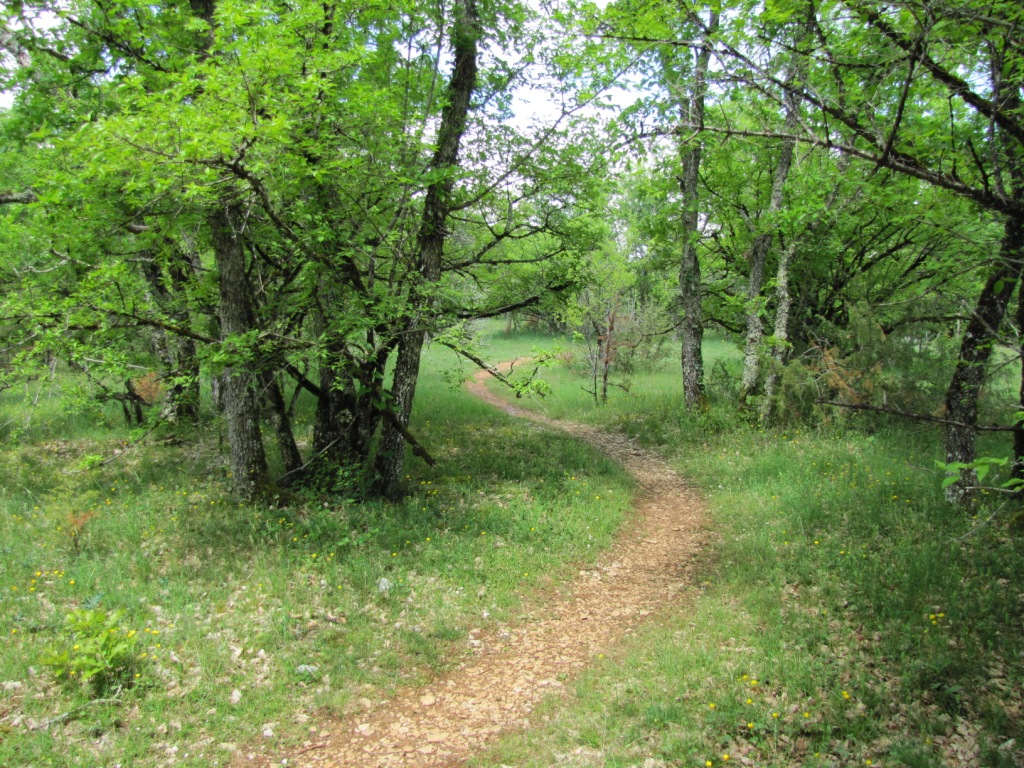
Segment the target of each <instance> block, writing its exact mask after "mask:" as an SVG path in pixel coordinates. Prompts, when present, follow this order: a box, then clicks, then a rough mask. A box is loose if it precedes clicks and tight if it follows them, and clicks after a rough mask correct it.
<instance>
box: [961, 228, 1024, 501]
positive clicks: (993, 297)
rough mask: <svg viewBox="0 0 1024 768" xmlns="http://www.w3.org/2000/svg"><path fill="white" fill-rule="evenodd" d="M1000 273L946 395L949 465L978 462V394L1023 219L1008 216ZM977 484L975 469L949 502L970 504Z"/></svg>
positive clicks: (988, 287) (967, 333)
mask: <svg viewBox="0 0 1024 768" xmlns="http://www.w3.org/2000/svg"><path fill="white" fill-rule="evenodd" d="M999 250H1000V253H999V262H998V264H997V266H996V271H995V272H994V273H993V274H992V275H991V276H990V277H989V279H988V281H987V282H986V283H985V287H984V288H983V289H982V291H981V295H980V296H979V297H978V304H977V306H976V307H975V309H974V314H973V315H971V319H970V320H969V321H968V323H967V328H966V329H965V330H964V335H963V339H962V341H961V342H960V354H959V356H958V358H957V363H956V369H955V370H954V371H953V378H952V379H951V380H950V382H949V388H948V389H947V390H946V418H947V419H948V420H949V423H948V424H947V425H946V462H947V463H954V462H963V463H965V464H969V463H971V462H972V461H974V459H975V458H977V453H976V451H975V436H976V435H975V432H976V430H975V427H976V426H977V424H978V394H979V393H980V392H981V386H982V384H983V383H984V381H985V369H986V366H987V364H988V359H989V356H990V354H991V352H992V347H993V345H994V344H995V340H996V335H997V333H998V332H999V326H1000V324H1001V323H1002V321H1003V316H1004V315H1005V314H1006V306H1007V304H1008V303H1009V301H1010V297H1011V296H1013V291H1014V287H1015V286H1016V283H1017V280H1018V279H1019V278H1020V273H1021V258H1022V256H1024V219H1020V218H1017V217H1013V216H1008V217H1007V220H1006V225H1005V230H1004V235H1003V241H1002V244H1001V245H1000V249H999ZM977 483H978V477H977V473H976V472H974V470H964V471H963V472H961V473H960V479H959V480H958V481H957V482H955V483H953V484H952V485H949V486H947V487H946V499H947V500H948V501H950V502H951V503H954V504H967V503H969V502H970V500H971V496H972V492H971V488H972V487H974V486H976V485H977Z"/></svg>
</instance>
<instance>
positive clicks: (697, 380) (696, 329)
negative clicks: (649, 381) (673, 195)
mask: <svg viewBox="0 0 1024 768" xmlns="http://www.w3.org/2000/svg"><path fill="white" fill-rule="evenodd" d="M718 18H719V15H718V12H717V11H712V12H711V16H710V19H709V21H708V25H707V33H706V35H705V37H704V40H703V42H702V44H701V48H700V50H699V51H698V53H697V58H696V65H695V68H694V72H693V81H692V86H691V92H690V96H689V97H688V98H686V99H684V100H683V104H682V110H681V111H682V113H683V119H684V120H685V122H686V123H687V126H686V127H687V129H688V130H691V131H697V132H698V135H697V136H696V137H695V138H694V139H693V145H692V146H689V145H687V144H683V145H682V146H681V147H680V151H681V153H682V158H681V159H682V175H681V176H680V178H679V191H680V193H681V196H682V209H683V213H682V230H683V231H682V235H683V252H682V257H681V258H680V261H679V304H680V310H681V314H682V317H681V322H680V337H681V339H682V353H681V355H682V372H683V398H684V400H685V403H686V409H687V410H690V411H692V410H694V409H696V408H697V407H698V406H699V405H700V404H701V403H702V402H703V400H704V356H703V352H702V349H701V347H702V345H703V343H704V315H703V310H702V308H701V299H702V298H703V295H702V294H703V292H702V285H701V273H700V259H699V257H698V255H697V241H698V239H699V236H700V215H699V193H698V188H697V185H698V183H699V181H700V161H701V154H702V151H703V145H702V144H701V141H702V138H701V136H700V135H699V132H700V131H701V130H702V129H703V128H704V96H705V94H706V92H707V71H708V64H709V62H710V61H711V45H710V43H709V40H708V36H710V35H712V34H714V33H715V31H716V30H717V29H718Z"/></svg>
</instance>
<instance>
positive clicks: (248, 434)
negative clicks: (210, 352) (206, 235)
mask: <svg viewBox="0 0 1024 768" xmlns="http://www.w3.org/2000/svg"><path fill="white" fill-rule="evenodd" d="M233 219H237V217H236V216H234V210H233V209H232V208H217V209H215V210H214V211H213V212H212V213H211V214H210V216H209V225H210V232H211V236H212V242H213V251H214V256H215V257H216V260H217V269H218V270H219V271H220V330H221V339H222V340H227V339H229V338H231V337H232V336H237V335H240V334H244V333H246V332H248V331H250V330H251V329H252V327H253V310H252V292H251V290H250V287H249V281H248V278H247V276H246V273H245V253H244V251H243V250H242V243H241V241H240V240H239V239H238V237H237V236H236V234H235V231H234V228H233ZM243 355H248V353H243ZM257 380H258V376H257V374H256V373H255V366H254V365H253V363H252V361H251V360H249V359H246V358H245V357H243V358H242V359H240V360H238V361H236V362H235V363H233V364H232V365H229V366H227V367H226V368H225V370H224V377H223V382H222V392H221V397H222V400H223V403H224V419H225V421H226V423H227V430H228V450H229V453H230V461H231V473H232V483H233V485H234V490H235V493H236V494H237V495H238V496H239V497H240V498H242V499H244V500H246V501H252V500H253V499H255V498H256V497H257V496H258V495H259V493H260V492H261V491H262V489H263V488H264V487H265V486H266V485H267V482H268V477H267V458H266V454H265V453H264V451H263V437H262V434H261V432H260V423H259V413H260V408H259V401H258V400H257V397H256V388H255V384H256V382H257Z"/></svg>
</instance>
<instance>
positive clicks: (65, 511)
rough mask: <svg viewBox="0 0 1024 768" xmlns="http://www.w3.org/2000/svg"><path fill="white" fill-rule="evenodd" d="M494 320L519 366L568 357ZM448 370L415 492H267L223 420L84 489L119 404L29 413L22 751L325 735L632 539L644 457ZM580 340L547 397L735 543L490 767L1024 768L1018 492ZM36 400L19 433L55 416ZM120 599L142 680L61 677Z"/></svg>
mask: <svg viewBox="0 0 1024 768" xmlns="http://www.w3.org/2000/svg"><path fill="white" fill-rule="evenodd" d="M486 330H487V331H488V333H487V334H486V336H485V337H484V338H483V340H482V348H483V350H484V352H485V354H486V355H487V357H488V358H489V359H491V360H509V359H512V358H515V357H517V356H523V355H534V354H536V352H535V350H539V349H541V348H544V347H548V348H551V347H553V346H555V345H556V343H557V342H556V340H554V339H553V338H551V337H549V336H546V335H544V334H524V333H518V334H510V335H506V334H504V333H502V332H501V330H500V328H499V327H498V325H497V324H492V325H489V326H487V328H486ZM430 354H431V357H430V360H429V371H430V372H429V373H428V374H427V375H425V377H424V379H423V381H422V383H421V389H420V396H419V398H418V401H417V409H418V411H417V415H416V417H415V423H414V432H415V433H416V434H417V436H418V437H419V438H420V439H421V440H422V441H423V442H424V444H426V445H427V446H429V447H430V449H431V451H432V452H433V453H434V454H435V455H436V456H437V458H438V466H437V467H436V468H435V469H430V468H428V467H426V466H425V465H423V464H422V463H421V462H419V461H418V460H415V459H411V460H410V463H409V477H408V482H409V483H410V485H411V487H412V488H413V489H414V493H413V495H411V496H410V497H409V498H408V499H407V500H406V501H405V502H403V503H402V504H398V505H384V504H357V503H354V502H351V501H346V500H345V499H337V498H336V499H322V498H312V497H311V498H308V499H306V500H305V501H304V502H302V503H292V504H290V505H288V506H286V507H284V508H252V507H244V506H238V505H237V504H234V503H233V502H231V500H230V498H229V496H228V493H227V488H226V484H225V475H224V471H223V470H224V458H223V456H222V455H221V452H220V450H219V448H218V442H217V438H216V435H215V434H213V435H207V436H205V437H204V439H202V440H200V439H198V438H191V439H190V441H189V442H186V443H185V444H182V445H147V446H146V447H145V448H139V449H135V450H131V451H128V452H127V453H125V454H124V455H123V456H122V457H121V458H120V459H118V460H117V461H115V462H113V463H111V464H108V465H105V466H104V467H101V468H98V469H94V470H91V471H89V472H83V473H75V474H64V471H65V470H69V469H73V468H74V467H76V466H78V465H79V464H80V463H81V461H82V459H83V457H87V456H91V455H109V454H110V451H111V449H112V448H114V447H116V446H117V445H118V444H120V443H121V442H122V441H124V440H125V439H127V437H129V436H128V435H127V434H126V433H125V431H124V430H123V428H121V427H119V426H118V419H119V413H118V412H117V411H105V412H99V411H93V412H90V413H87V414H86V415H84V416H83V415H79V416H68V415H67V414H66V413H65V412H64V411H62V410H61V409H60V408H59V407H58V400H57V399H56V398H45V397H41V398H40V400H39V405H38V407H37V408H36V410H35V412H34V413H33V416H32V420H31V421H30V422H29V423H27V424H26V423H25V422H24V421H23V420H22V421H19V422H17V423H16V426H17V428H16V429H12V428H10V427H8V431H7V432H6V433H5V435H4V438H5V439H6V443H5V446H4V450H3V451H0V477H2V478H3V482H2V484H0V548H2V552H0V554H2V557H0V632H2V634H3V635H4V640H5V642H4V644H3V645H2V646H0V764H2V765H19V766H21V765H25V766H35V765H38V766H46V765H55V766H56V765H60V766H64V765H87V766H92V765H113V764H116V763H121V764H123V765H140V766H147V765H157V764H162V763H165V762H167V761H168V760H169V759H170V758H171V756H173V757H174V759H175V760H177V761H178V762H179V763H180V764H183V765H196V766H200V765H203V766H205V765H215V764H225V763H226V762H227V761H228V760H229V759H230V758H231V755H232V751H231V750H232V749H233V748H244V749H249V748H251V747H252V745H259V744H270V745H278V746H280V745H286V744H290V743H296V742H298V741H299V740H301V739H302V738H304V737H306V738H308V737H309V728H310V727H311V726H313V725H315V724H317V722H318V718H320V717H322V716H324V715H325V714H338V713H344V712H347V711H350V709H351V708H352V707H354V706H358V704H357V702H358V700H359V699H360V698H364V697H371V698H372V697H375V696H378V697H379V696H381V695H386V694H387V693H388V692H389V691H391V690H393V689H394V688H395V687H396V686H399V685H409V684H412V685H414V684H416V683H418V682H420V681H423V680H425V679H428V678H430V677H431V676H433V675H435V674H437V672H438V671H439V670H443V669H445V668H446V667H447V666H449V665H451V664H452V663H455V662H457V661H458V660H459V659H460V658H461V654H462V653H463V651H464V649H465V647H466V646H465V639H466V635H467V632H468V630H469V629H470V628H471V627H476V626H485V625H486V624H487V623H488V622H495V621H499V620H501V621H505V620H515V618H516V617H517V616H518V615H519V614H520V613H521V612H522V611H523V610H524V609H525V608H526V607H527V606H528V605H529V603H530V602H531V601H537V600H540V599H543V595H544V594H545V593H548V592H550V589H551V587H552V586H553V585H556V584H558V583H560V582H561V581H563V580H564V579H568V578H570V577H571V574H572V573H573V572H574V570H573V567H572V563H574V562H578V561H582V560H587V559H590V558H592V557H594V556H595V554H596V553H597V552H598V551H599V550H600V549H601V548H603V547H604V546H606V545H607V543H608V541H609V540H610V537H611V535H612V534H613V532H614V530H615V529H616V527H617V526H618V525H619V523H620V521H621V520H622V519H623V516H624V515H625V514H626V513H627V508H628V504H629V497H630V490H631V486H630V482H629V480H628V478H626V477H625V476H624V475H623V473H622V472H621V470H619V469H618V468H616V467H615V466H613V465H611V464H610V463H609V462H607V461H606V460H604V459H602V458H601V457H600V456H599V455H597V454H596V453H595V452H593V451H592V450H590V449H589V448H587V447H585V446H581V445H580V444H579V443H576V442H574V441H572V440H569V439H568V438H566V437H564V436H562V435H560V434H558V433H553V432H549V431H542V430H538V429H536V428H534V427H529V426H527V425H525V424H523V423H522V422H520V421H517V420H515V419H512V418H510V417H507V416H505V415H504V414H501V413H498V412H497V411H495V410H493V409H491V408H489V407H488V406H486V405H483V404H481V403H478V402H476V401H474V400H472V399H470V398H468V397H467V396H466V395H465V394H464V393H462V392H461V391H459V390H457V389H453V388H452V387H451V386H449V385H448V384H447V383H446V381H445V380H446V378H448V379H458V378H460V377H461V376H466V375H471V373H472V370H471V369H470V368H469V367H468V366H464V365H462V364H460V363H458V361H456V360H455V359H454V358H453V357H452V356H451V355H450V353H447V352H443V351H441V350H438V349H434V350H431V353H430ZM578 354H579V353H578V352H577V351H574V350H573V348H572V345H571V344H568V343H564V342H563V343H562V345H561V359H562V360H563V361H569V362H570V365H568V366H565V365H561V364H559V365H556V366H553V367H551V368H550V369H548V370H546V371H545V376H546V379H547V381H548V382H549V384H550V386H551V388H552V395H551V396H549V397H548V398H545V399H543V400H531V399H526V398H524V399H523V400H520V401H517V405H519V406H521V407H528V408H536V409H540V410H544V411H545V412H547V413H548V414H550V415H552V416H556V417H566V418H573V419H576V420H581V421H589V422H592V423H596V424H601V425H604V426H605V427H607V428H609V429H614V430H619V431H622V432H625V433H628V434H630V435H632V436H634V437H635V438H636V439H638V440H639V441H641V442H643V443H645V444H646V445H648V446H651V447H653V448H655V449H656V450H658V451H660V452H662V453H663V454H664V455H666V456H667V457H668V458H669V459H670V460H671V461H673V462H674V463H675V464H676V466H677V467H678V468H679V469H680V471H681V472H683V473H684V474H685V475H686V476H687V477H688V478H690V479H691V480H692V481H693V482H694V483H695V484H697V485H698V486H699V487H700V488H701V489H703V491H704V493H705V495H706V497H707V499H708V503H709V505H710V510H711V514H712V517H713V520H714V526H715V529H716V536H715V540H714V543H713V545H712V546H711V547H709V549H708V551H706V552H705V553H703V554H702V556H701V560H700V563H699V574H700V575H699V579H698V582H697V583H696V584H695V588H696V595H695V597H694V598H693V599H692V600H681V602H680V604H679V605H678V606H669V607H667V609H666V611H665V612H664V613H663V614H661V615H660V616H659V617H658V618H657V620H655V621H654V622H652V623H651V624H649V625H647V626H646V627H644V628H642V629H640V630H638V631H637V632H636V633H635V634H634V635H632V636H631V639H629V640H627V641H625V642H623V643H622V644H621V645H620V646H619V647H618V648H617V649H614V650H613V651H612V652H610V653H607V657H608V658H606V659H604V660H603V661H599V662H598V663H597V665H596V666H595V667H594V668H592V669H591V670H589V671H588V672H587V673H586V674H585V675H584V676H583V677H582V678H581V679H580V680H579V681H578V683H577V684H576V689H575V690H576V695H575V696H574V697H572V698H571V699H570V700H569V701H564V700H558V701H551V702H548V703H547V704H546V705H545V706H544V707H542V708H541V710H539V711H538V713H537V715H536V716H535V717H534V718H533V721H534V722H535V724H536V727H535V728H534V729H531V730H530V731H528V732H526V733H523V734H519V735H515V736H512V737H509V738H507V739H505V740H504V741H502V742H501V743H499V744H497V745H496V746H495V747H494V748H493V750H491V751H489V752H486V753H484V754H481V755H478V756H476V757H475V758H474V765H477V766H481V767H483V766H499V765H514V766H516V767H517V768H520V767H522V768H528V767H530V766H538V767H539V766H550V765H553V764H559V765H574V766H622V768H626V767H627V766H629V767H633V766H643V765H644V764H645V761H646V760H648V759H653V760H655V763H654V764H655V765H658V764H659V763H658V762H657V761H662V762H663V763H664V765H666V766H672V767H673V768H676V767H677V766H678V767H682V766H705V765H707V763H709V762H710V763H711V764H712V765H713V766H722V765H729V764H748V765H755V766H756V765H760V766H855V765H859V766H865V765H867V763H868V761H869V760H870V761H871V764H872V765H875V766H879V765H881V766H897V765H905V766H912V767H918V768H925V767H929V766H933V767H935V768H937V767H938V766H943V765H950V766H952V765H963V764H969V763H972V762H973V763H974V764H978V765H983V766H994V767H997V768H1002V767H1003V766H1006V767H1007V768H1008V767H1009V766H1013V765H1020V764H1022V763H1024V756H1022V753H1021V748H1020V746H1018V745H1020V744H1022V743H1024V725H1022V724H1024V658H1022V656H1021V651H1020V638H1021V636H1022V630H1024V586H1022V576H1021V574H1022V573H1024V541H1022V539H1021V536H1020V532H1019V528H1014V527H1013V526H1014V517H1015V515H1016V514H1017V512H1016V507H1013V506H1007V507H1005V508H1001V511H1000V512H999V513H998V514H996V516H995V517H993V518H992V519H989V514H990V512H991V511H993V510H995V509H996V508H997V505H998V503H999V500H998V499H997V497H996V496H995V495H994V494H993V495H992V496H990V497H987V498H986V500H985V505H983V507H982V508H981V509H979V510H978V511H977V513H976V515H974V516H973V517H972V516H971V515H968V514H964V513H962V512H960V511H958V510H955V509H952V508H950V507H948V506H947V505H946V504H945V503H944V502H943V500H942V496H941V490H940V488H939V482H940V479H941V478H940V477H939V475H937V474H935V473H934V471H933V470H932V467H933V466H934V465H933V460H934V459H936V458H938V457H939V450H938V448H939V438H938V436H937V434H935V433H934V432H933V431H931V430H930V429H928V430H922V429H920V428H917V427H913V428H907V427H906V426H904V425H892V424H887V423H886V422H884V421H880V420H874V419H866V418H863V417H860V416H856V415H849V414H846V415H843V416H841V417H837V418H836V420H834V421H833V422H832V423H831V425H828V426H824V427H820V428H817V429H809V428H807V427H796V426H790V427H788V428H787V429H785V430H777V431H767V432H765V431H761V430H758V429H755V428H753V427H751V426H749V425H747V424H745V423H744V422H743V421H742V420H740V419H738V418H737V417H736V416H735V414H734V412H733V410H734V409H733V407H732V400H731V398H732V392H731V390H730V389H729V387H730V383H729V374H728V372H729V371H730V370H732V371H735V367H736V365H737V361H738V356H737V353H736V351H735V349H734V348H732V347H731V346H730V345H729V344H727V343H726V342H724V341H720V340H714V339H711V340H709V343H708V345H707V347H706V350H705V356H706V360H707V365H708V370H709V372H711V376H710V379H711V382H712V388H711V392H710V395H711V397H710V404H709V407H708V408H707V409H705V410H703V411H702V412H700V413H699V414H696V415H693V416H690V415H687V414H686V413H685V412H684V409H683V407H682V403H681V397H680V393H679V391H678V373H677V367H678V364H677V363H676V361H675V354H676V353H675V350H674V349H668V350H667V356H666V360H665V362H664V363H663V364H662V365H661V366H660V367H655V368H654V369H653V370H649V371H644V372H638V373H636V374H634V375H633V376H632V377H631V379H632V380H631V381H629V382H626V381H625V377H623V378H620V379H619V381H620V383H623V384H627V383H628V387H629V391H628V392H626V391H623V390H621V389H613V390H612V393H611V397H610V399H609V403H608V404H607V405H595V404H594V402H593V399H592V397H591V396H590V395H589V394H587V393H586V392H584V391H583V389H582V387H583V386H584V385H585V383H586V382H585V381H584V380H583V377H582V376H581V373H580V367H579V365H572V364H571V362H572V361H573V360H576V361H578V359H579V357H578ZM520 369H522V367H521V368H520ZM499 389H500V387H499ZM11 395H12V393H10V392H8V393H6V397H7V399H3V398H2V397H0V424H2V423H4V422H6V421H9V420H10V419H11V418H12V416H18V417H19V418H20V417H22V416H23V412H22V411H18V410H17V408H19V407H20V405H19V403H20V402H21V400H17V401H15V399H14V398H12V397H11ZM307 423H308V422H307ZM984 450H985V451H987V452H990V453H993V454H994V455H999V451H1000V450H1003V449H1002V448H1000V447H999V446H997V445H994V444H993V445H992V446H987V447H986V448H985V449H984ZM577 490H580V491H586V490H591V491H594V493H586V492H584V493H580V494H579V495H578V496H577V495H576V493H575V491H577ZM596 495H600V496H601V497H602V499H604V500H607V499H608V498H612V499H615V501H614V503H611V504H606V503H605V502H604V501H602V502H601V506H597V505H596V504H593V503H590V502H588V501H586V500H587V499H593V498H594V496H596ZM324 502H326V503H327V506H324ZM72 533H74V535H72ZM382 578H384V579H388V581H389V582H390V583H391V587H390V589H389V590H388V591H387V593H386V594H385V593H382V592H381V591H380V589H379V587H378V585H379V584H380V580H381V579H382ZM93 606H94V607H97V608H99V609H101V610H105V611H117V610H120V611H124V617H123V619H122V625H123V628H124V630H123V631H124V632H125V634H127V633H128V632H131V631H132V630H134V631H135V637H136V638H138V641H137V642H138V646H137V648H136V650H137V655H138V656H139V658H138V661H137V664H136V666H135V667H134V668H132V669H131V670H129V674H130V675H131V678H130V679H131V681H132V682H133V685H132V686H131V687H129V688H128V689H126V690H124V691H123V692H121V693H116V692H114V693H113V694H111V693H109V692H108V693H107V694H105V695H104V698H102V699H100V701H101V702H106V703H90V702H91V701H94V699H92V698H91V697H90V695H89V693H88V692H87V691H85V690H83V689H82V688H81V687H80V686H76V685H68V684H61V683H58V682H57V681H55V680H54V679H53V674H52V671H51V669H50V668H48V667H46V666H44V665H42V663H41V662H42V660H43V659H44V658H45V656H46V654H47V653H48V652H50V651H52V650H55V649H58V648H60V647H62V644H63V643H68V642H73V639H71V638H69V637H68V632H67V629H66V627H65V622H64V615H65V614H66V613H68V612H69V611H71V610H73V609H76V608H83V607H93ZM64 647H66V646H64ZM141 654H145V657H144V658H143V657H141ZM300 667H301V668H302V669H300ZM309 667H315V671H310V670H309ZM136 674H138V675H139V677H138V678H135V677H134V675H136ZM235 691H237V694H235V693H234V692H235ZM109 700H112V701H109ZM65 714H67V715H68V717H67V719H66V720H64V721H61V722H53V723H52V724H50V725H49V727H40V726H42V725H45V724H46V723H47V722H48V721H50V720H52V719H53V718H56V717H58V716H61V715H65ZM265 730H267V731H268V732H272V733H273V736H270V737H264V736H263V735H262V734H263V733H264V731H265ZM186 754H187V755H188V756H187V757H185V755H186ZM725 755H728V756H729V760H725V759H724V756H725Z"/></svg>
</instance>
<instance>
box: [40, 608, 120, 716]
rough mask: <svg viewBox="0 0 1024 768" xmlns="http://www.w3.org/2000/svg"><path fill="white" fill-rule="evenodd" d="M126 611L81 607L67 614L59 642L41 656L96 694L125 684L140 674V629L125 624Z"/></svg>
mask: <svg viewBox="0 0 1024 768" xmlns="http://www.w3.org/2000/svg"><path fill="white" fill-rule="evenodd" d="M123 619H124V612H123V611H113V612H111V613H107V612H106V611H103V610H100V609H98V608H92V609H89V608H79V609H76V610H74V611H72V612H71V613H69V614H68V615H67V616H65V617H64V629H63V631H62V632H60V633H59V635H58V638H57V640H58V644H57V645H56V646H55V647H53V648H51V649H50V650H48V651H47V652H46V653H45V654H44V655H43V656H42V658H41V659H40V662H41V663H42V664H43V666H45V667H48V668H49V669H50V670H51V671H52V672H53V675H54V677H55V678H57V680H59V681H61V682H70V683H84V684H87V685H88V686H89V687H90V689H91V690H92V693H93V695H95V696H102V695H104V694H106V693H108V692H110V691H113V690H117V689H121V688H124V687H126V686H128V685H130V684H131V683H132V682H133V681H134V678H133V675H134V676H136V677H137V674H136V669H138V668H139V659H138V658H137V653H136V648H137V645H138V643H137V637H136V635H137V632H136V630H134V629H128V628H127V627H125V626H123V624H122V620H123Z"/></svg>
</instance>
